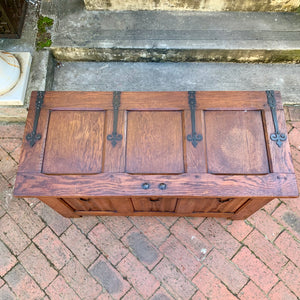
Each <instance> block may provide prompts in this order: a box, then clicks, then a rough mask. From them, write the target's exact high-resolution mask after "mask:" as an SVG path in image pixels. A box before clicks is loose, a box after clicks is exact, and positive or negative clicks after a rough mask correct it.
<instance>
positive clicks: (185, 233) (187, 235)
mask: <svg viewBox="0 0 300 300" xmlns="http://www.w3.org/2000/svg"><path fill="white" fill-rule="evenodd" d="M171 232H172V233H173V234H174V235H175V237H176V238H177V239H178V240H179V241H181V243H183V245H185V246H186V247H187V248H188V249H189V250H190V251H191V252H192V253H193V254H194V255H195V256H196V258H197V259H198V260H199V261H203V260H204V259H205V257H206V256H207V254H208V253H209V251H210V250H211V248H212V247H211V245H210V244H209V242H208V241H207V240H206V239H205V238H204V237H203V236H202V235H201V234H200V233H199V232H198V231H197V230H196V229H195V228H194V227H193V226H192V225H191V224H189V223H188V222H187V221H186V220H185V219H184V218H180V219H179V220H178V221H177V222H176V223H175V224H174V225H173V226H172V228H171Z"/></svg>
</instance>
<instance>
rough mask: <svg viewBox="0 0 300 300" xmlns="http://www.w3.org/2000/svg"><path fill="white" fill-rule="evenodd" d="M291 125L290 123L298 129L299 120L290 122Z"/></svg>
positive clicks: (299, 126) (299, 127)
mask: <svg viewBox="0 0 300 300" xmlns="http://www.w3.org/2000/svg"><path fill="white" fill-rule="evenodd" d="M291 125H292V126H293V127H296V128H297V129H299V130H300V122H299V121H294V122H291Z"/></svg>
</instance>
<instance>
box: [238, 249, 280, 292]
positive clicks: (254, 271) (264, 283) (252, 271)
mask: <svg viewBox="0 0 300 300" xmlns="http://www.w3.org/2000/svg"><path fill="white" fill-rule="evenodd" d="M232 261H233V262H234V263H235V264H236V265H237V266H238V267H239V268H240V269H241V270H243V272H244V273H245V274H246V275H247V276H249V277H250V278H251V280H252V281H253V282H254V283H255V284H256V285H257V286H258V287H260V288H261V289H262V290H263V291H264V292H265V293H268V292H269V291H270V289H271V288H272V287H273V286H274V285H275V283H276V282H277V281H278V278H277V277H276V276H275V275H274V274H273V273H272V271H271V270H270V269H268V268H267V267H266V266H265V265H264V264H263V263H262V262H261V261H260V260H259V259H258V258H256V257H255V256H254V254H252V253H251V252H250V250H249V249H248V248H246V247H243V248H242V249H241V250H240V251H239V252H238V254H237V255H236V256H235V257H234V258H233V260H232ZM258 270H259V272H258Z"/></svg>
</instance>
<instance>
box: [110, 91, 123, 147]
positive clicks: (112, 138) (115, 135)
mask: <svg viewBox="0 0 300 300" xmlns="http://www.w3.org/2000/svg"><path fill="white" fill-rule="evenodd" d="M120 99H121V92H114V96H113V107H114V123H113V132H112V134H109V135H108V136H107V139H108V140H109V141H111V144H112V146H113V147H115V146H116V145H117V141H121V140H122V138H123V137H122V134H118V133H117V129H118V114H119V107H120V103H121V100H120Z"/></svg>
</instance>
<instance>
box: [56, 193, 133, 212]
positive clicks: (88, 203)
mask: <svg viewBox="0 0 300 300" xmlns="http://www.w3.org/2000/svg"><path fill="white" fill-rule="evenodd" d="M61 199H63V200H64V201H65V202H66V203H67V204H68V205H70V206H71V207H72V208H73V209H74V210H75V211H103V212H104V211H105V212H130V211H133V208H132V203H131V200H130V198H125V197H103V198H94V197H78V198H61Z"/></svg>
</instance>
